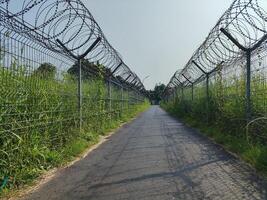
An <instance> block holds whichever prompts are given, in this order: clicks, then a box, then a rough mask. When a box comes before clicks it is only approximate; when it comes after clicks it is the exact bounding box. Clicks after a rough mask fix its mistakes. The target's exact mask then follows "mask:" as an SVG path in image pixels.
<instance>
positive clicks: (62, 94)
mask: <svg viewBox="0 0 267 200" xmlns="http://www.w3.org/2000/svg"><path fill="white" fill-rule="evenodd" d="M106 88H107V87H106V85H105V83H104V81H103V79H102V78H101V77H98V78H94V79H92V80H90V81H87V80H84V81H83V105H82V110H83V127H82V130H81V131H80V130H79V127H78V122H79V118H78V116H79V115H78V110H77V105H78V102H77V99H78V98H77V82H76V80H75V79H74V78H72V77H70V76H69V75H67V74H65V75H64V77H63V79H62V80H60V81H59V80H55V79H53V78H43V77H40V76H39V75H35V74H32V75H29V74H27V73H26V71H25V70H23V67H21V66H19V67H17V69H16V70H14V69H13V70H10V69H6V68H3V67H1V68H0V97H1V98H0V185H1V183H2V182H3V181H4V180H5V177H8V181H7V183H6V184H5V186H4V187H3V188H1V192H2V194H6V191H10V190H14V189H18V188H20V187H21V186H22V185H24V184H27V183H29V182H31V181H32V180H33V179H35V178H36V177H38V176H39V175H40V174H41V173H42V172H43V171H45V170H49V169H52V168H54V167H57V166H60V165H62V164H64V163H66V162H67V161H69V160H71V159H73V157H75V156H77V155H78V154H80V153H81V152H83V151H84V150H85V149H86V148H87V147H88V146H90V145H91V144H93V143H95V142H97V141H98V137H99V135H101V134H102V135H103V134H105V133H106V132H107V131H109V130H111V129H113V128H115V127H117V126H118V125H119V124H120V123H122V122H124V121H127V120H129V119H130V118H131V117H133V116H135V115H136V114H137V113H138V112H140V111H142V110H144V109H145V108H147V107H148V102H136V104H130V105H129V107H128V102H125V103H124V105H122V103H121V101H120V100H121V93H120V91H119V90H115V89H113V91H112V92H113V93H112V95H113V96H112V97H113V98H114V99H113V100H112V110H113V112H112V113H110V112H109V106H108V101H107V100H106V99H107V89H106ZM124 98H125V99H126V98H128V97H126V96H125V95H124ZM116 99H117V100H116ZM121 109H122V111H121Z"/></svg>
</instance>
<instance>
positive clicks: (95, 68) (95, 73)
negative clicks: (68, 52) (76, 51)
mask: <svg viewBox="0 0 267 200" xmlns="http://www.w3.org/2000/svg"><path fill="white" fill-rule="evenodd" d="M81 62H82V79H90V78H93V77H103V76H106V75H107V74H109V73H111V72H110V69H108V68H106V67H104V66H103V65H101V64H99V63H98V62H97V63H96V64H95V63H93V62H90V61H89V60H88V59H82V61H81ZM68 73H69V74H71V75H72V76H74V77H78V73H79V64H78V62H75V64H74V65H73V66H72V67H71V68H69V69H68Z"/></svg>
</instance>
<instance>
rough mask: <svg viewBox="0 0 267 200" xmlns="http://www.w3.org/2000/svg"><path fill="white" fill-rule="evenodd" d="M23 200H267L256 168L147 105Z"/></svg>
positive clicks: (156, 107)
mask: <svg viewBox="0 0 267 200" xmlns="http://www.w3.org/2000/svg"><path fill="white" fill-rule="evenodd" d="M26 199H27V200H33V199H36V200H37V199H38V200H55V199H57V200H70V199H74V200H126V199H127V200H172V199H181V200H194V199H212V200H213V199H219V200H222V199H225V200H231V199H234V200H238V199H240V200H241V199H242V200H244V199H248V200H253V199H267V186H266V183H265V182H264V181H263V180H262V179H261V178H259V177H258V176H257V175H256V174H255V172H254V171H253V170H252V169H251V168H250V167H248V166H247V165H246V164H244V163H243V162H242V161H239V160H238V159H236V158H235V157H233V156H232V155H230V154H229V153H227V152H226V151H224V150H223V149H222V148H221V147H220V146H218V145H216V144H214V143H213V142H212V141H210V140H209V139H207V138H206V137H204V136H201V135H200V134H199V133H198V132H197V131H195V130H194V129H191V128H188V127H186V126H185V125H184V124H183V123H181V122H180V121H178V120H176V119H174V118H172V117H171V116H169V115H168V114H167V113H166V112H165V111H163V110H162V109H161V108H159V107H158V106H152V107H151V108H150V109H149V110H148V111H146V112H145V113H143V114H141V115H140V116H139V117H138V118H137V119H135V120H134V121H133V122H131V123H129V124H126V125H124V126H123V127H122V128H120V129H119V130H118V131H117V132H116V133H115V134H114V135H112V136H111V137H110V138H109V140H108V141H106V142H105V143H103V144H102V145H101V146H100V147H99V148H97V149H96V150H94V151H93V152H91V153H90V154H89V155H88V156H86V157H85V158H84V159H83V160H81V161H79V162H77V163H75V164H74V165H73V166H71V167H69V168H66V169H63V170H61V171H60V172H59V173H58V175H56V177H55V178H53V179H52V180H51V181H49V182H48V183H47V184H45V185H43V186H42V187H41V188H40V189H39V190H37V191H35V192H34V193H32V194H30V195H28V196H27V198H26Z"/></svg>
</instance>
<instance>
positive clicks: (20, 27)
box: [0, 0, 144, 90]
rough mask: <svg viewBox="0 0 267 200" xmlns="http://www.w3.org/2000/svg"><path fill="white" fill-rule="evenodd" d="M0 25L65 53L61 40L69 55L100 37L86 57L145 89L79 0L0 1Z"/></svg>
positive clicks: (83, 49) (84, 49)
mask: <svg viewBox="0 0 267 200" xmlns="http://www.w3.org/2000/svg"><path fill="white" fill-rule="evenodd" d="M0 25H1V26H3V27H5V28H7V29H8V30H11V31H14V32H16V33H19V34H20V35H23V36H25V37H27V38H30V39H32V40H34V41H37V42H38V43H40V44H41V45H42V46H44V47H45V48H48V49H50V50H52V51H55V52H58V53H62V54H65V55H68V52H66V51H64V49H62V47H61V46H60V45H59V44H58V43H57V42H56V40H60V41H61V42H62V43H63V44H64V46H66V47H67V48H68V49H69V51H70V52H71V53H72V54H76V55H79V54H82V53H84V51H86V49H88V47H90V45H92V44H93V42H94V41H95V40H96V39H97V38H100V39H101V40H100V42H99V43H98V45H97V46H95V48H94V49H93V50H92V51H91V52H90V54H89V55H88V56H87V57H86V58H88V59H89V60H90V61H91V62H97V63H100V64H102V65H104V66H105V67H107V68H109V69H110V70H111V71H113V72H114V76H119V77H120V78H121V79H122V80H125V81H126V82H128V83H132V82H134V83H135V86H136V88H138V89H140V90H144V86H143V84H142V82H141V80H140V78H139V77H138V76H137V75H136V74H135V73H134V72H133V71H131V70H130V68H129V67H128V66H127V65H126V64H125V63H124V62H123V60H122V57H121V56H120V54H119V53H118V52H117V51H116V50H115V49H114V48H113V47H112V46H111V44H110V43H109V42H108V40H107V39H106V37H105V35H104V34H103V32H102V30H101V28H100V26H99V25H98V24H97V22H96V21H95V19H94V18H93V16H92V14H91V13H90V11H89V10H88V9H87V8H86V6H85V5H84V4H83V3H82V2H81V1H80V0H21V1H15V0H1V1H0ZM118 66H119V67H118ZM126 79H127V80H126Z"/></svg>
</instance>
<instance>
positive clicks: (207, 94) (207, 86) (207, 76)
mask: <svg viewBox="0 0 267 200" xmlns="http://www.w3.org/2000/svg"><path fill="white" fill-rule="evenodd" d="M209 101H210V97H209V74H208V73H207V74H206V102H207V105H206V109H207V123H209V104H210V102H209Z"/></svg>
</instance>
